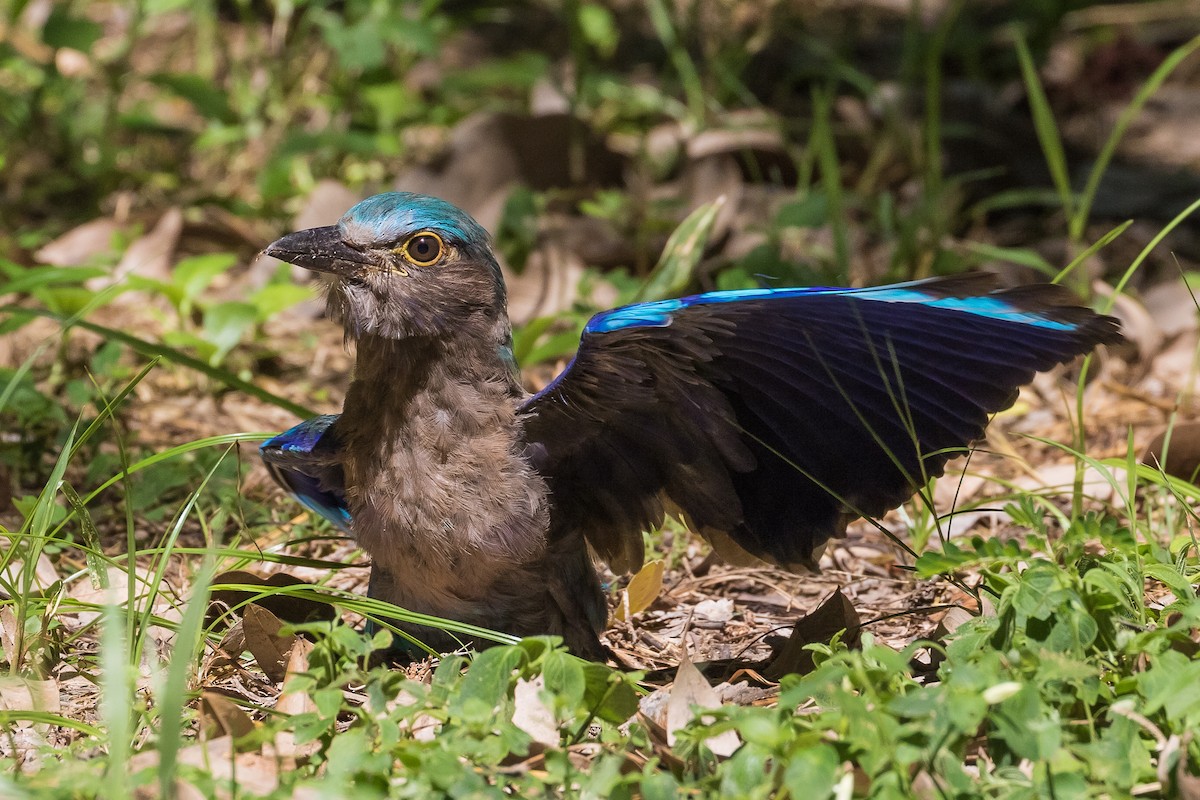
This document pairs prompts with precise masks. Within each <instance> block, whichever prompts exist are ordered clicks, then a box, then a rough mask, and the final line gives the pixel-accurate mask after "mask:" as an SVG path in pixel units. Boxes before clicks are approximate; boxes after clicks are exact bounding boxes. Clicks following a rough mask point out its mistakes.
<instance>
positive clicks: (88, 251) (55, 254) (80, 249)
mask: <svg viewBox="0 0 1200 800" xmlns="http://www.w3.org/2000/svg"><path fill="white" fill-rule="evenodd" d="M120 230H121V226H120V225H118V224H117V221H116V220H114V219H111V218H109V217H101V218H100V219H94V220H92V221H91V222H85V223H83V224H82V225H80V226H78V227H76V228H72V229H71V230H69V231H67V232H66V233H64V234H63V235H62V236H59V237H58V238H57V239H55V240H54V241H52V242H50V243H49V244H48V245H46V246H45V247H43V248H41V249H40V250H38V251H37V252H35V253H34V254H33V257H34V258H36V259H37V260H38V261H40V262H41V263H43V264H50V265H53V266H55V267H80V266H84V265H86V264H90V263H92V261H94V260H95V259H96V257H97V256H100V255H103V254H105V253H110V252H112V249H113V237H114V236H115V235H116V234H117V233H119V232H120Z"/></svg>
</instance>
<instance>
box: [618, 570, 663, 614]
mask: <svg viewBox="0 0 1200 800" xmlns="http://www.w3.org/2000/svg"><path fill="white" fill-rule="evenodd" d="M664 568H665V565H664V564H663V562H662V559H655V560H654V561H650V562H648V563H646V564H645V565H644V566H643V567H642V568H641V569H640V570H638V572H637V574H636V575H634V576H633V577H632V578H631V579H630V580H629V585H628V586H627V587H625V591H623V592H621V601H620V602H619V603H618V604H617V610H616V611H614V612H613V617H614V618H615V619H616V620H617V621H618V622H624V621H625V620H627V619H630V618H631V617H633V615H634V614H637V613H639V612H642V611H645V610H646V609H647V608H649V607H650V604H651V603H653V602H654V600H655V598H657V597H658V595H659V593H660V592H662V586H663V570H664Z"/></svg>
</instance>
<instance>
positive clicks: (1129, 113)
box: [1069, 36, 1200, 240]
mask: <svg viewBox="0 0 1200 800" xmlns="http://www.w3.org/2000/svg"><path fill="white" fill-rule="evenodd" d="M1198 47H1200V36H1195V37H1193V38H1192V39H1190V40H1188V41H1187V42H1184V43H1183V44H1181V45H1180V46H1179V47H1177V48H1175V49H1174V50H1173V51H1171V54H1170V55H1169V56H1167V57H1166V58H1165V59H1163V62H1162V63H1161V64H1159V65H1158V68H1157V69H1155V70H1154V72H1152V73H1151V74H1150V77H1149V78H1147V79H1146V81H1145V83H1143V84H1142V86H1141V88H1139V89H1138V91H1137V94H1135V95H1134V97H1133V100H1132V101H1131V102H1130V103H1129V105H1127V106H1125V108H1124V110H1122V111H1121V114H1120V116H1119V117H1117V123H1116V125H1114V126H1113V129H1112V132H1111V133H1109V135H1108V138H1107V139H1106V140H1105V141H1104V145H1103V146H1102V147H1101V148H1100V153H1099V154H1098V155H1097V156H1096V163H1095V164H1093V165H1092V169H1091V171H1090V172H1089V173H1088V178H1087V183H1086V184H1084V187H1083V192H1082V193H1081V194H1080V197H1079V208H1078V210H1077V211H1076V212H1075V214H1073V215H1071V216H1070V223H1069V224H1070V228H1069V233H1070V236H1071V238H1072V239H1076V240H1077V239H1079V238H1080V237H1082V236H1083V229H1084V226H1086V225H1087V220H1088V215H1089V214H1090V213H1091V209H1092V203H1093V202H1094V201H1095V199H1096V192H1097V191H1098V190H1099V188H1100V179H1101V178H1103V177H1104V171H1105V170H1106V169H1108V164H1109V162H1110V161H1111V160H1112V157H1113V154H1114V153H1115V152H1116V150H1117V145H1118V144H1119V143H1120V141H1121V138H1122V137H1123V136H1124V135H1125V130H1126V129H1127V128H1128V127H1129V123H1131V122H1132V121H1133V118H1134V117H1136V116H1137V114H1138V112H1139V111H1141V110H1142V106H1144V105H1146V101H1147V100H1149V99H1150V98H1151V97H1152V96H1153V95H1154V93H1155V92H1157V91H1158V89H1159V87H1160V86H1162V84H1163V81H1165V80H1166V79H1167V77H1168V76H1169V75H1170V74H1171V73H1172V72H1174V71H1175V68H1176V67H1178V66H1179V65H1180V64H1181V63H1183V60H1184V59H1185V58H1187V57H1188V56H1190V55H1191V54H1192V53H1193V52H1195V50H1196V48H1198Z"/></svg>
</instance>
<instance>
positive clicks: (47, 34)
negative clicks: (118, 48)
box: [42, 3, 104, 53]
mask: <svg viewBox="0 0 1200 800" xmlns="http://www.w3.org/2000/svg"><path fill="white" fill-rule="evenodd" d="M51 8H52V10H51V12H50V16H49V17H47V18H46V25H45V27H43V28H42V41H44V42H45V43H46V44H48V45H50V46H51V47H70V48H71V49H73V50H79V51H80V52H82V53H87V52H90V51H91V49H92V45H94V44H95V43H96V42H97V41H99V39H100V37H101V36H103V35H104V28H103V27H101V26H100V24H99V23H96V22H92V21H91V20H89V19H84V18H83V17H73V16H71V14H70V11H68V8H69V7H68V5H67V4H66V3H55V4H53V6H51Z"/></svg>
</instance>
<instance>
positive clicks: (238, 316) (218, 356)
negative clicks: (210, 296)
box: [204, 300, 258, 366]
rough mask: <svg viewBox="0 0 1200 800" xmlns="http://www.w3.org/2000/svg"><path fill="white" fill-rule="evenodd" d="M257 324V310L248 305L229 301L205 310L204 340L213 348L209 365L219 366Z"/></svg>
mask: <svg viewBox="0 0 1200 800" xmlns="http://www.w3.org/2000/svg"><path fill="white" fill-rule="evenodd" d="M257 322H258V309H256V308H255V307H254V306H253V305H251V304H250V303H243V302H240V301H237V300H231V301H229V302H226V303H218V304H217V305H215V306H210V307H209V308H208V309H206V310H205V312H204V338H205V340H207V341H208V342H210V343H211V344H212V345H213V347H214V348H215V350H214V352H213V354H212V355H211V356H210V357H209V360H208V361H209V363H210V364H212V365H213V366H216V365H217V364H220V363H221V361H223V360H224V358H225V356H226V355H227V354H228V353H229V351H230V350H232V349H233V348H234V347H236V346H237V344H238V342H240V341H241V340H242V337H243V336H244V335H245V334H246V332H247V331H249V330H251V329H253V328H254V325H255V324H256V323H257Z"/></svg>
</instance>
